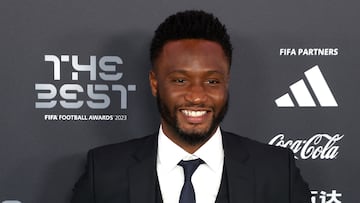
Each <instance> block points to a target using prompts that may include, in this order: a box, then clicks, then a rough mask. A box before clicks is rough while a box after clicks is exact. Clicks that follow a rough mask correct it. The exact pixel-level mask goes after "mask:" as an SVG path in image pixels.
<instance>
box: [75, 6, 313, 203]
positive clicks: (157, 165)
mask: <svg viewBox="0 0 360 203" xmlns="http://www.w3.org/2000/svg"><path fill="white" fill-rule="evenodd" d="M150 52H151V53H150V55H151V61H152V66H153V67H152V69H151V71H150V74H149V79H150V86H151V90H152V94H153V95H154V96H155V97H156V100H157V104H158V108H159V112H160V114H161V125H160V128H159V132H156V133H155V134H153V135H150V136H147V137H144V138H140V139H136V140H132V141H128V142H125V143H120V144H114V145H110V146H105V147H100V148H97V149H93V150H91V151H90V152H89V154H88V163H87V168H86V172H85V173H84V175H83V176H82V177H81V178H80V180H79V181H78V183H77V184H76V186H75V189H74V195H73V199H72V202H73V203H126V202H133V203H155V202H165V203H177V202H181V203H191V202H195V201H196V202H197V203H214V202H217V203H228V202H230V203H305V202H308V203H309V202H310V192H309V189H308V185H307V184H306V183H305V182H304V181H303V179H302V177H301V176H300V173H299V170H298V169H297V168H296V166H295V163H294V158H293V154H292V153H291V152H290V150H288V149H283V148H277V147H274V146H269V145H265V144H261V143H258V142H256V141H252V140H249V139H247V138H244V137H240V136H237V135H234V134H232V133H228V132H225V131H222V130H220V128H219V124H220V122H221V121H222V119H223V117H224V116H225V113H226V110H227V106H228V97H229V95H228V84H229V77H230V65H231V57H232V45H231V43H230V38H229V36H228V34H227V32H226V28H225V26H224V25H222V24H221V23H220V22H219V20H218V19H217V18H215V17H214V16H213V15H211V14H208V13H205V12H203V11H185V12H180V13H177V14H175V15H172V16H170V17H168V18H167V19H166V20H165V21H164V22H163V23H162V24H161V25H160V26H159V27H158V29H157V30H156V32H155V36H154V38H153V40H152V43H151V51H150ZM194 163H195V164H194ZM189 166H190V167H189ZM189 168H191V169H189ZM190 170H191V172H189V171H190ZM184 176H185V177H184ZM186 198H187V199H186Z"/></svg>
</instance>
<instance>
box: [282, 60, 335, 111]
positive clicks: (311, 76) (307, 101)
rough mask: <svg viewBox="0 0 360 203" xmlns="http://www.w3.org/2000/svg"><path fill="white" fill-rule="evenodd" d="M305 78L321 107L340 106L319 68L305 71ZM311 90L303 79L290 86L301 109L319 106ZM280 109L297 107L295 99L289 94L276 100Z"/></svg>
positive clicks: (315, 67)
mask: <svg viewBox="0 0 360 203" xmlns="http://www.w3.org/2000/svg"><path fill="white" fill-rule="evenodd" d="M305 77H306V79H307V82H308V84H309V85H310V87H309V88H311V89H310V90H312V92H313V95H314V97H315V98H316V99H317V101H318V104H319V105H320V106H321V107H337V106H338V104H337V102H336V100H335V98H334V95H333V94H332V93H331V90H330V88H329V86H328V84H327V82H326V80H325V78H324V76H323V74H322V73H321V71H320V69H319V66H317V65H316V66H314V67H312V68H311V69H309V70H307V71H305ZM309 88H308V87H307V85H306V84H305V82H304V80H303V79H301V80H299V81H297V82H295V83H294V84H292V85H290V90H291V93H292V96H293V98H294V99H295V100H296V102H297V105H298V106H299V107H316V106H317V104H316V102H315V101H314V99H313V96H312V95H311V93H310V91H309ZM275 103H276V105H277V106H278V107H295V104H294V102H293V99H292V98H291V97H290V95H289V93H286V94H284V95H282V96H281V97H279V98H277V99H276V100H275Z"/></svg>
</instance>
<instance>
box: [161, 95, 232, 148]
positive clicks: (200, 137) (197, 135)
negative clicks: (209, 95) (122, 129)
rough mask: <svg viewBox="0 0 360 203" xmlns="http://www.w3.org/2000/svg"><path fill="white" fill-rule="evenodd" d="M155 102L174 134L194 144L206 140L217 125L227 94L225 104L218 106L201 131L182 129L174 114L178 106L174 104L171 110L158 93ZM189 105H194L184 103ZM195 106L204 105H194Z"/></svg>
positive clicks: (222, 113)
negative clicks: (208, 124) (208, 123)
mask: <svg viewBox="0 0 360 203" xmlns="http://www.w3.org/2000/svg"><path fill="white" fill-rule="evenodd" d="M156 103H157V106H158V110H159V112H160V115H161V118H162V119H163V120H164V121H165V122H166V123H167V124H168V125H169V126H170V127H171V128H172V130H173V131H174V132H175V135H176V136H178V137H179V138H180V139H181V140H183V141H184V142H186V143H188V144H190V145H193V146H194V145H197V144H200V143H203V142H205V141H207V140H208V139H210V137H211V136H212V135H213V133H214V131H215V129H216V128H217V127H218V126H219V124H220V123H221V121H222V120H223V119H224V117H225V115H226V112H227V109H228V106H229V96H227V98H226V101H225V104H224V105H223V106H222V107H221V108H220V111H219V112H218V113H217V114H215V113H214V115H213V117H212V121H211V124H210V126H209V127H208V128H207V129H205V130H203V131H195V130H194V131H191V132H186V131H185V130H184V129H181V127H180V123H179V121H178V118H177V116H176V112H177V111H178V110H177V109H178V107H179V106H175V107H174V109H173V110H172V111H171V110H170V108H169V107H168V106H167V105H166V104H165V103H164V102H163V100H162V99H161V97H160V95H159V93H157V96H156ZM191 106H194V105H191V104H187V105H185V107H191ZM196 107H205V105H196ZM212 109H213V112H215V111H214V108H212Z"/></svg>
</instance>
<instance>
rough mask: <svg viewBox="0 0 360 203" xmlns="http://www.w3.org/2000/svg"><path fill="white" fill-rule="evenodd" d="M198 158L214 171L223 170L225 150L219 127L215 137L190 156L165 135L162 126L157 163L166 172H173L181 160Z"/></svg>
mask: <svg viewBox="0 0 360 203" xmlns="http://www.w3.org/2000/svg"><path fill="white" fill-rule="evenodd" d="M196 158H200V159H202V160H203V161H204V162H205V163H206V164H207V165H208V166H209V167H210V168H211V169H212V170H214V171H217V170H221V169H222V163H223V161H224V149H223V144H222V137H221V131H220V128H219V127H218V128H217V129H216V131H215V133H214V135H213V136H212V137H211V138H210V139H209V140H208V141H207V142H206V143H205V144H204V145H203V146H201V147H200V148H199V149H198V150H197V151H196V152H195V153H194V154H190V153H188V152H186V151H185V150H183V149H182V148H181V147H180V146H178V145H177V144H175V143H174V142H173V141H171V140H170V139H169V138H168V137H167V136H166V135H165V134H164V131H163V130H162V126H160V129H159V138H158V153H157V160H158V161H157V162H158V164H160V165H161V166H162V168H163V169H164V170H166V171H171V170H172V169H174V168H175V167H176V166H177V164H178V163H179V162H180V161H181V160H191V159H196Z"/></svg>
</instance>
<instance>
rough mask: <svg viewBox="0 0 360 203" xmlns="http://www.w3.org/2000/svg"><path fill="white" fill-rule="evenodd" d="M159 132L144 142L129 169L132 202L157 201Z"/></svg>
mask: <svg viewBox="0 0 360 203" xmlns="http://www.w3.org/2000/svg"><path fill="white" fill-rule="evenodd" d="M156 153H157V134H154V135H152V136H150V137H148V139H147V140H146V141H145V142H144V144H143V147H141V148H139V149H138V150H137V152H136V153H135V154H134V160H135V164H134V165H133V166H132V167H131V168H130V169H129V190H130V191H129V192H130V202H132V203H144V202H149V203H155V197H156V189H157V187H159V186H158V184H157V182H158V180H157V175H156Z"/></svg>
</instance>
